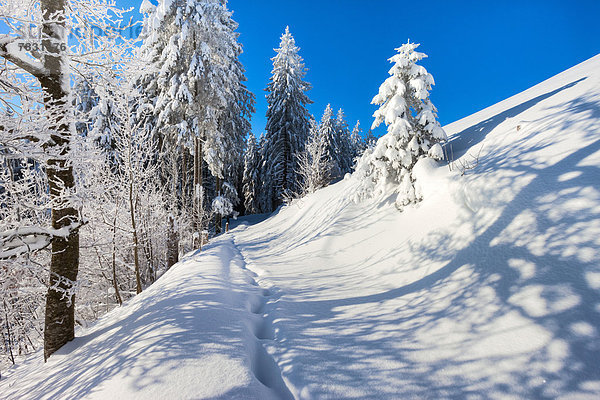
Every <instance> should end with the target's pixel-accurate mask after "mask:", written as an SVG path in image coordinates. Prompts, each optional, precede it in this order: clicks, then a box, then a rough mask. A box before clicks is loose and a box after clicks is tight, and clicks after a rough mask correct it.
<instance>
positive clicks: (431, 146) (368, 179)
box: [355, 41, 447, 209]
mask: <svg viewBox="0 0 600 400" xmlns="http://www.w3.org/2000/svg"><path fill="white" fill-rule="evenodd" d="M418 46H419V44H416V43H410V41H409V42H408V43H406V44H404V45H402V46H401V47H400V48H398V49H396V50H397V51H398V54H396V55H394V56H393V57H392V58H390V62H392V63H393V64H394V65H393V66H392V68H391V69H390V71H389V74H390V77H389V78H388V79H386V80H385V82H384V83H383V84H382V85H381V87H380V88H379V94H377V96H375V97H374V98H373V101H372V103H373V104H378V105H379V106H380V107H379V109H378V110H377V111H376V112H375V114H374V115H373V116H374V117H375V121H374V122H373V126H372V128H373V129H375V128H376V127H377V126H379V125H380V124H381V123H382V122H384V123H385V124H386V125H387V134H386V135H384V136H383V137H381V138H380V139H379V140H378V141H377V144H376V145H375V147H374V148H373V149H372V150H368V151H367V152H365V154H364V155H363V157H362V158H361V159H360V160H359V162H358V165H357V172H356V174H355V176H356V178H357V180H358V186H357V198H358V199H360V198H366V197H371V196H373V195H374V194H377V193H387V190H388V188H387V187H388V185H393V187H394V189H395V191H396V192H397V197H396V206H397V207H398V208H399V209H400V208H402V207H403V206H405V205H407V204H410V203H414V202H418V201H419V200H420V199H421V195H420V193H419V191H418V190H417V189H416V188H415V178H414V177H413V175H412V169H413V167H414V165H415V164H416V162H417V161H418V160H419V159H420V158H423V157H427V156H429V157H431V158H434V159H441V158H442V157H443V153H442V147H441V145H440V142H442V141H444V140H446V139H447V137H446V133H445V132H444V130H443V129H442V128H441V126H440V124H439V122H438V121H437V110H436V108H435V107H434V106H433V104H432V103H431V100H430V99H429V91H430V90H431V86H432V85H433V84H434V80H433V76H432V75H431V74H429V73H428V72H427V70H426V69H425V68H424V67H423V66H420V65H418V64H417V63H418V62H419V61H420V60H422V59H423V58H425V57H426V55H425V54H423V53H419V52H417V51H415V49H416V48H417V47H418Z"/></svg>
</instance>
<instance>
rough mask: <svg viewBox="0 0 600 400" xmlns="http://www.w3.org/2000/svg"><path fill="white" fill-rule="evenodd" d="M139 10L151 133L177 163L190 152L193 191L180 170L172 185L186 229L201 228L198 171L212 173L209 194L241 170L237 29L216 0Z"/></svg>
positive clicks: (250, 104)
mask: <svg viewBox="0 0 600 400" xmlns="http://www.w3.org/2000/svg"><path fill="white" fill-rule="evenodd" d="M141 11H142V12H144V13H145V14H146V18H145V19H144V31H143V33H142V35H143V37H144V44H143V46H142V53H143V54H144V57H146V59H147V60H148V61H149V62H150V63H152V64H153V65H155V67H156V71H154V72H152V73H150V74H148V75H147V76H145V77H143V78H142V79H141V82H142V85H143V86H144V91H145V92H147V93H152V96H151V97H150V98H149V101H151V102H152V103H153V104H154V110H155V118H156V126H155V133H156V135H157V136H160V140H161V142H162V143H163V146H164V147H168V148H174V149H176V153H185V157H187V156H190V153H192V155H191V156H190V158H191V159H192V160H193V161H192V163H193V185H192V186H193V192H194V193H187V192H188V191H187V190H185V189H184V188H185V183H184V182H185V181H187V175H188V174H189V171H186V170H183V169H182V171H181V172H180V174H178V175H180V177H181V181H180V182H173V183H174V184H173V185H172V186H174V187H179V188H182V189H181V192H182V193H181V196H180V197H181V198H182V199H183V200H182V203H183V204H184V207H188V208H190V209H191V210H190V213H191V214H192V215H193V219H194V229H196V230H198V229H202V226H203V225H205V224H206V223H207V216H206V214H207V211H208V210H205V209H204V205H203V197H204V196H209V191H208V190H207V189H208V184H207V183H208V182H207V181H208V180H209V179H204V177H203V175H204V173H205V172H204V170H205V168H204V166H206V167H207V169H208V171H209V172H210V174H211V175H212V177H207V178H210V179H213V178H214V179H215V181H216V183H215V186H214V188H213V187H211V189H214V193H212V194H214V195H218V193H219V191H220V188H219V186H220V182H222V180H228V181H231V182H233V181H236V182H237V180H238V179H233V178H232V174H237V171H238V170H241V169H242V165H241V163H242V161H243V160H241V158H240V157H238V155H239V154H240V153H242V152H243V149H244V145H245V137H246V135H247V134H248V132H249V131H250V121H249V119H250V114H251V113H252V112H253V111H254V96H253V95H252V93H250V92H249V91H248V89H247V88H246V86H245V84H244V82H245V81H246V78H245V75H244V68H243V66H242V64H241V63H240V61H239V56H240V54H241V53H242V47H241V45H240V43H239V42H238V36H239V34H238V33H237V32H236V29H237V26H238V25H237V23H236V22H235V21H234V20H233V19H232V12H231V11H230V10H229V9H228V8H227V2H226V1H222V0H202V1H196V2H187V3H185V2H184V3H180V2H173V1H171V0H161V1H159V3H158V5H157V6H153V5H152V4H150V3H149V2H144V3H143V4H142V7H141ZM182 168H183V167H182ZM239 175H241V174H239ZM170 179H171V180H173V179H179V178H177V177H173V176H171V177H170ZM176 183H179V185H178V184H176Z"/></svg>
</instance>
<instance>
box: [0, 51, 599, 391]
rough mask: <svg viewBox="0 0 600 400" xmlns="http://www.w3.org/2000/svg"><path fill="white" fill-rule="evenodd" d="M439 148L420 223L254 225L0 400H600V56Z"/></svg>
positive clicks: (8, 384) (463, 126) (338, 210)
mask: <svg viewBox="0 0 600 400" xmlns="http://www.w3.org/2000/svg"><path fill="white" fill-rule="evenodd" d="M445 129H446V131H447V132H448V133H449V134H451V135H452V137H451V144H452V150H453V151H452V152H453V154H454V156H455V157H459V156H461V157H462V158H461V161H462V162H463V164H464V163H467V162H469V163H471V164H473V165H474V168H473V169H469V170H467V171H466V173H465V174H464V175H463V176H461V171H460V168H458V167H459V166H460V163H459V162H458V161H457V162H456V163H455V169H454V170H453V171H450V170H449V168H448V167H447V166H446V165H443V164H436V163H433V162H427V161H426V162H420V163H419V164H418V168H417V169H418V170H417V174H418V179H419V182H420V183H421V186H422V190H423V192H424V193H425V196H426V198H425V200H424V201H423V202H422V203H421V204H419V205H418V206H416V207H410V208H408V209H406V210H404V212H402V213H399V212H398V211H396V210H395V208H394V206H393V199H394V197H391V198H389V199H377V200H376V201H371V202H366V203H361V204H355V203H353V202H352V201H351V200H350V198H351V194H352V186H353V182H352V179H349V180H345V181H343V182H340V183H338V184H336V185H333V186H331V187H329V188H326V189H323V190H320V191H318V192H317V193H315V194H314V195H311V196H309V197H307V198H305V199H303V200H300V201H298V202H296V203H295V204H292V205H291V206H288V207H285V208H283V209H281V210H280V211H279V212H278V213H277V214H276V215H274V216H273V217H271V218H269V219H268V220H266V221H264V222H261V223H257V224H253V225H251V224H247V223H241V224H240V225H239V226H237V227H236V228H235V229H233V231H232V232H231V233H230V234H228V235H224V236H223V237H221V238H219V239H216V240H215V241H213V243H212V244H211V245H210V247H209V248H208V249H206V250H205V251H203V252H202V253H198V254H194V255H191V256H190V257H188V258H187V259H186V260H185V261H184V262H182V263H181V264H179V265H177V266H175V267H173V268H172V269H171V270H170V271H169V272H168V273H167V274H166V275H165V276H163V277H162V278H161V279H160V280H159V281H158V282H156V283H155V284H154V285H153V286H152V287H151V288H149V289H148V290H147V291H145V292H144V293H143V294H142V295H140V296H138V297H137V298H135V299H134V300H133V301H132V302H130V303H129V304H128V305H126V306H125V307H123V308H122V309H120V310H115V311H114V312H112V313H110V314H109V315H107V316H106V317H105V318H103V319H102V320H101V321H100V322H99V323H98V324H96V325H94V326H93V327H92V328H90V329H89V330H87V331H83V332H80V333H79V334H78V336H80V337H78V338H77V339H76V340H75V341H74V342H73V343H71V344H69V345H68V346H66V348H65V349H63V350H61V352H60V355H57V356H53V357H52V358H51V360H50V362H49V363H48V364H46V365H42V363H41V360H40V357H41V355H39V356H37V357H34V358H33V359H32V360H30V361H29V362H28V363H26V364H24V365H22V366H21V367H19V368H17V369H15V370H12V371H9V372H8V377H7V379H4V378H3V379H2V380H0V398H3V399H4V398H8V399H21V398H24V399H27V398H102V399H108V398H145V399H152V398H156V399H160V398H256V399H268V398H292V397H295V398H300V399H311V398H312V399H322V398H332V399H338V398H372V399H376V398H377V399H379V398H390V399H396V398H432V399H439V398H457V399H462V398H578V399H579V398H598V397H599V396H600V332H599V329H600V218H599V217H600V190H599V188H600V55H599V56H596V57H594V58H592V59H590V60H588V61H586V62H584V63H582V64H580V65H578V66H576V67H574V68H572V69H570V70H568V71H565V72H564V73H562V74H559V75H557V76H556V77H554V78H551V79H549V80H548V81H546V82H543V83H541V84H540V85H537V86H535V87H533V88H531V89H529V90H527V91H525V92H523V93H521V94H519V95H517V96H514V97H512V98H510V99H507V100H505V101H504V102H501V103H499V104H497V105H495V106H493V107H490V108H488V109H486V110H483V111H481V112H479V113H476V114H474V115H472V116H470V117H467V118H465V119H463V120H461V121H458V122H455V123H453V124H451V125H449V126H447V127H445ZM477 155H479V161H478V163H475V162H474V161H473V156H477ZM475 164H476V165H475ZM4 375H5V374H4V373H3V377H4Z"/></svg>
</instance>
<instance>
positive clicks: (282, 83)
mask: <svg viewBox="0 0 600 400" xmlns="http://www.w3.org/2000/svg"><path fill="white" fill-rule="evenodd" d="M275 51H276V52H277V54H276V55H275V57H273V58H272V61H273V71H272V76H271V78H270V82H269V85H268V86H267V89H266V90H267V92H268V94H267V103H268V110H267V127H266V130H267V133H266V147H265V164H266V165H265V166H266V170H267V171H268V173H269V174H270V179H272V184H273V193H272V203H273V206H274V207H276V206H278V205H279V204H281V202H282V200H283V196H284V195H285V194H286V192H294V191H296V189H297V187H298V173H297V156H298V154H300V152H301V151H302V150H303V148H304V143H305V142H306V138H307V135H308V130H309V113H308V110H307V109H306V106H307V104H310V103H312V102H311V101H310V99H309V98H308V96H307V95H306V93H305V92H306V91H308V90H310V88H311V86H310V84H309V83H308V82H306V81H304V76H305V75H306V69H305V67H304V63H303V60H302V58H301V57H300V55H299V54H298V51H299V48H298V47H297V46H296V42H295V40H294V37H293V36H292V34H291V33H290V30H289V27H287V28H285V33H284V34H283V35H282V36H281V43H280V45H279V48H278V49H275Z"/></svg>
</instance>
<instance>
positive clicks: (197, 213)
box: [193, 138, 204, 247]
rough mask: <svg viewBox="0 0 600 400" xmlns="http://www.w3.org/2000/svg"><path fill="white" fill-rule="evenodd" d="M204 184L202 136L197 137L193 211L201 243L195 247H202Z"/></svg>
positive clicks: (196, 232)
mask: <svg viewBox="0 0 600 400" xmlns="http://www.w3.org/2000/svg"><path fill="white" fill-rule="evenodd" d="M202 184H203V182H202V141H201V139H200V138H195V139H194V192H193V212H194V233H195V235H194V236H195V237H196V236H197V237H198V238H199V244H198V243H195V247H202V214H204V193H203V190H202Z"/></svg>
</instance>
